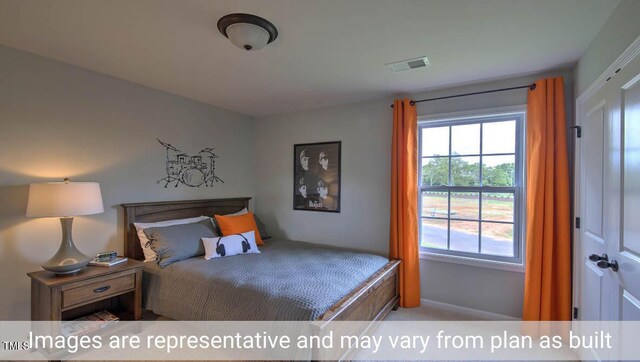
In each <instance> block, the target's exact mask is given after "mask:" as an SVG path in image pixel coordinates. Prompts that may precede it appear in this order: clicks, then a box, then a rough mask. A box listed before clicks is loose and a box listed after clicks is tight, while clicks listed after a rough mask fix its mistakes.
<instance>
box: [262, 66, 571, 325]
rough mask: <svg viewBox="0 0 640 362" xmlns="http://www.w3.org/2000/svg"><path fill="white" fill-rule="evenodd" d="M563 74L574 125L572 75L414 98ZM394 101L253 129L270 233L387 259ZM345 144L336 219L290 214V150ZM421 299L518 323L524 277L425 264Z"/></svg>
mask: <svg viewBox="0 0 640 362" xmlns="http://www.w3.org/2000/svg"><path fill="white" fill-rule="evenodd" d="M558 74H563V75H564V76H565V80H566V89H567V95H566V97H567V101H568V105H569V109H568V113H569V117H568V118H569V119H571V108H570V106H571V104H572V94H571V89H572V83H571V73H570V72H569V71H562V72H560V71H558V72H551V73H547V74H538V75H532V76H527V77H520V78H516V79H508V80H501V81H495V82H487V83H482V84H475V85H469V86H463V87H456V88H450V89H444V90H439V91H433V92H427V93H422V94H413V95H412V96H411V98H413V99H421V98H428V97H435V96H441V95H448V94H457V93H466V92H473V91H479V90H486V89H492V88H502V87H510V86H517V85H523V84H528V83H530V82H533V81H534V80H535V79H538V78H541V77H546V76H555V75H558ZM526 95H527V92H526V90H519V91H513V92H505V93H494V94H488V95H480V96H474V97H465V98H457V99H452V100H446V101H439V102H430V103H421V104H419V106H418V114H436V113H447V112H455V111H464V110H474V109H481V108H494V107H505V106H513V105H521V104H525V103H526ZM391 102H392V101H391V99H385V100H379V101H374V102H363V103H355V104H349V105H344V106H339V107H331V108H323V109H318V110H314V111H307V112H299V113H292V114H286V115H279V116H271V117H265V118H261V119H258V121H257V122H256V149H255V150H256V175H257V177H258V187H257V189H256V210H257V213H259V214H260V216H261V217H262V218H263V219H264V221H265V223H266V224H267V226H269V228H270V231H271V232H272V233H273V234H275V235H277V236H279V237H285V238H289V239H293V240H306V241H313V242H318V243H326V244H332V245H339V246H349V247H355V248H359V249H364V250H369V251H373V252H377V253H382V254H386V253H387V251H388V241H389V217H390V216H389V204H390V194H389V190H390V187H391V186H390V169H391V126H392V119H393V115H392V110H391V108H390V107H389V106H390V104H391ZM333 140H340V141H342V205H341V213H339V214H333V213H318V212H308V211H293V210H292V197H293V196H292V188H293V180H292V178H293V177H292V172H293V164H292V162H293V145H294V144H296V143H306V142H319V141H333ZM420 270H421V284H422V288H421V293H422V297H423V298H428V299H432V300H436V301H439V302H444V303H450V304H457V305H461V306H465V307H469V308H475V309H480V310H485V311H489V312H494V313H501V314H506V315H510V316H515V317H519V316H521V309H522V294H523V283H524V274H522V273H517V272H508V271H501V270H494V269H487V268H480V267H473V266H464V265H459V264H450V263H443V262H437V261H426V260H423V261H422V262H421V264H420Z"/></svg>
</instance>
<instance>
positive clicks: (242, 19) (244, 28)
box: [218, 13, 278, 51]
mask: <svg viewBox="0 0 640 362" xmlns="http://www.w3.org/2000/svg"><path fill="white" fill-rule="evenodd" d="M218 30H220V32H221V33H222V35H224V36H226V37H227V38H229V40H231V42H232V43H233V45H235V46H237V47H238V48H240V49H244V50H247V51H249V50H259V49H262V48H263V47H264V46H265V45H267V44H269V43H271V42H272V41H274V40H276V38H277V37H278V29H276V27H275V25H273V24H271V22H269V21H268V20H266V19H263V18H261V17H259V16H255V15H251V14H240V13H238V14H229V15H225V16H223V17H221V18H220V20H218Z"/></svg>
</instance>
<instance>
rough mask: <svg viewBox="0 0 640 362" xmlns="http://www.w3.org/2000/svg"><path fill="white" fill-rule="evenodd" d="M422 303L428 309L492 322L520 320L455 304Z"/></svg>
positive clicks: (425, 300)
mask: <svg viewBox="0 0 640 362" xmlns="http://www.w3.org/2000/svg"><path fill="white" fill-rule="evenodd" d="M420 302H421V303H422V305H424V306H426V307H433V308H439V309H444V310H448V311H450V312H456V313H462V314H467V315H469V316H472V317H476V318H479V319H486V320H491V321H519V320H520V318H516V317H512V316H508V315H505V314H499V313H492V312H487V311H484V310H479V309H473V308H468V307H462V306H459V305H455V304H449V303H443V302H437V301H435V300H429V299H420Z"/></svg>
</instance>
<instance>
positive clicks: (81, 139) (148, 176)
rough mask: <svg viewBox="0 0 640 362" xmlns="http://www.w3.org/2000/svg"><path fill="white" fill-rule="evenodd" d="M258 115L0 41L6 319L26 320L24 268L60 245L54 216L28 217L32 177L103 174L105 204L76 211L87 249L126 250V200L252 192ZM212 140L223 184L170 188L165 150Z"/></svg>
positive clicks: (0, 210) (0, 283) (0, 219)
mask: <svg viewBox="0 0 640 362" xmlns="http://www.w3.org/2000/svg"><path fill="white" fill-rule="evenodd" d="M253 124H254V120H253V119H251V118H249V117H246V116H241V115H238V114H235V113H232V112H228V111H225V110H221V109H218V108H214V107H211V106H209V105H205V104H202V103H199V102H196V101H192V100H188V99H185V98H181V97H177V96H174V95H170V94H167V93H164V92H160V91H156V90H153V89H149V88H146V87H143V86H140V85H136V84H133V83H129V82H126V81H123V80H120V79H117V78H113V77H110V76H106V75H102V74H99V73H95V72H92V71H88V70H85V69H82V68H78V67H75V66H71V65H68V64H64V63H60V62H57V61H53V60H50V59H46V58H42V57H39V56H35V55H32V54H29V53H25V52H22V51H18V50H15V49H12V48H8V47H4V46H0V205H1V206H0V290H2V298H0V320H18V319H29V318H30V316H29V303H30V302H29V301H30V299H29V295H30V292H29V278H28V277H27V276H26V273H27V272H30V271H34V270H39V269H40V266H39V265H40V264H41V263H42V262H44V261H46V260H47V259H48V258H49V257H51V256H52V255H53V254H54V253H55V252H56V250H57V248H58V246H59V243H60V239H61V230H60V224H59V222H58V220H57V219H30V218H26V217H25V216H24V214H25V208H26V204H27V195H28V184H29V183H32V182H42V181H54V180H61V179H62V178H64V177H70V178H71V179H72V180H75V181H97V182H100V185H101V187H102V194H103V201H104V207H105V212H104V213H103V214H100V215H92V216H85V217H77V218H76V220H75V222H74V239H75V242H76V244H77V246H78V248H79V249H80V250H81V251H83V252H84V253H86V254H88V255H93V254H95V253H97V252H99V251H104V250H117V251H120V252H122V251H123V246H122V240H123V231H122V230H123V226H122V213H121V211H120V208H119V207H118V205H119V204H120V203H123V202H140V201H160V200H178V199H197V198H217V197H234V196H253V191H254V188H255V183H254V181H253V180H254V169H253V158H254V149H253V129H254V125H253ZM156 137H157V138H160V139H161V140H164V141H166V142H169V143H171V144H173V145H174V146H176V147H178V148H180V149H182V150H183V151H186V152H189V153H197V152H198V151H199V150H201V149H202V148H204V147H207V146H210V147H215V152H216V153H217V154H218V155H219V156H220V158H219V159H218V160H217V162H216V166H217V171H218V175H219V176H220V177H221V178H222V179H223V180H224V182H225V183H224V184H216V185H215V186H214V187H212V188H189V187H184V186H181V187H178V188H171V187H170V188H164V187H163V185H160V184H156V180H158V179H160V178H161V177H163V172H164V159H165V151H164V148H163V147H162V146H161V145H160V144H158V143H157V141H156Z"/></svg>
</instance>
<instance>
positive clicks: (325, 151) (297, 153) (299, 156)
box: [293, 141, 342, 212]
mask: <svg viewBox="0 0 640 362" xmlns="http://www.w3.org/2000/svg"><path fill="white" fill-rule="evenodd" d="M341 145H342V142H341V141H334V142H320V143H301V144H297V145H294V146H293V209H294V210H306V211H324V212H340V156H341V155H340V148H341Z"/></svg>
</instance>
